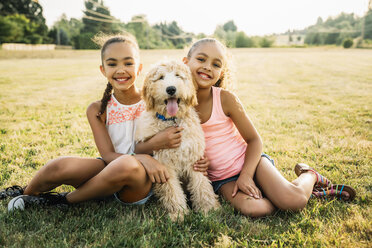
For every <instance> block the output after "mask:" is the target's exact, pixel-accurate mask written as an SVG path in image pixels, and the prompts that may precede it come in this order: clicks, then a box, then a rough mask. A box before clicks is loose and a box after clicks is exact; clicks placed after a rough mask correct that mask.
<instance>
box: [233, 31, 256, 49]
mask: <svg viewBox="0 0 372 248" xmlns="http://www.w3.org/2000/svg"><path fill="white" fill-rule="evenodd" d="M254 46H255V45H254V41H253V40H252V39H251V38H249V37H248V36H247V35H246V34H245V33H244V32H238V33H237V34H236V39H235V47H254Z"/></svg>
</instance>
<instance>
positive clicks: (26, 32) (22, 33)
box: [0, 14, 49, 44]
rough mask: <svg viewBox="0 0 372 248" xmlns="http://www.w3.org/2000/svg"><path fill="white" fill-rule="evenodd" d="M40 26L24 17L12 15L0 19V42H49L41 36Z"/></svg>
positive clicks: (41, 28)
mask: <svg viewBox="0 0 372 248" xmlns="http://www.w3.org/2000/svg"><path fill="white" fill-rule="evenodd" d="M40 30H43V27H42V24H38V23H37V22H33V21H30V20H29V19H27V18H26V16H24V15H20V14H14V15H8V16H5V17H0V31H1V32H0V42H1V43H4V42H15V43H26V44H40V43H43V42H46V41H49V39H48V37H45V36H43V32H40Z"/></svg>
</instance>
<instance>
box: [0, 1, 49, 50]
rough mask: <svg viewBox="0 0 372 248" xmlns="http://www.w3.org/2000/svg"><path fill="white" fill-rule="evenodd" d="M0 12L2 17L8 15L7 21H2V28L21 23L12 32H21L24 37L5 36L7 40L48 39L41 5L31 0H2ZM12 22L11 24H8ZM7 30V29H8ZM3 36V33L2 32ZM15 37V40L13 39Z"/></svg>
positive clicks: (39, 40)
mask: <svg viewBox="0 0 372 248" xmlns="http://www.w3.org/2000/svg"><path fill="white" fill-rule="evenodd" d="M0 14H1V16H4V17H8V16H9V17H10V19H8V20H7V21H5V22H4V20H3V22H2V25H3V27H2V28H3V29H4V30H5V31H6V30H7V28H9V27H10V26H12V25H14V24H17V25H21V26H20V27H18V28H16V29H18V31H14V32H13V31H12V32H13V33H15V32H16V33H18V34H20V33H22V32H23V35H24V37H23V38H20V37H18V36H17V38H14V36H13V39H11V38H10V37H12V35H11V36H9V37H8V38H9V39H8V38H6V39H7V40H9V42H25V43H32V44H38V43H46V42H49V41H50V39H49V37H48V36H47V33H48V27H47V26H46V24H45V18H44V17H43V8H42V7H41V5H40V4H39V3H37V2H35V1H32V0H17V1H14V0H2V1H1V3H0ZM10 22H12V23H13V24H10ZM21 29H22V30H23V31H22V32H21V31H20V30H21ZM8 32H9V31H8ZM2 35H3V37H5V36H4V34H2ZM14 39H15V40H14Z"/></svg>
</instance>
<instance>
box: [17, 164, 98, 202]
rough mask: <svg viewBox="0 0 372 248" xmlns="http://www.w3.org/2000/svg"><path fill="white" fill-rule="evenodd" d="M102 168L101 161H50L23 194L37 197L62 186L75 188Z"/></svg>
mask: <svg viewBox="0 0 372 248" xmlns="http://www.w3.org/2000/svg"><path fill="white" fill-rule="evenodd" d="M104 167H105V165H104V163H103V161H101V160H99V159H93V158H78V157H61V158H57V159H54V160H51V161H49V162H48V163H47V164H46V165H45V166H44V167H42V168H41V169H40V170H39V171H38V172H37V173H36V175H35V176H34V177H33V178H32V179H31V182H30V183H29V184H28V186H27V187H26V189H25V191H24V194H25V195H37V194H39V193H41V192H46V191H50V190H52V189H54V188H56V187H58V186H60V185H62V184H67V185H72V186H74V187H75V188H77V187H79V186H80V185H81V184H83V183H84V182H86V181H87V180H88V179H90V178H92V177H93V176H95V175H96V174H98V173H99V172H100V171H101V170H102V169H103V168H104Z"/></svg>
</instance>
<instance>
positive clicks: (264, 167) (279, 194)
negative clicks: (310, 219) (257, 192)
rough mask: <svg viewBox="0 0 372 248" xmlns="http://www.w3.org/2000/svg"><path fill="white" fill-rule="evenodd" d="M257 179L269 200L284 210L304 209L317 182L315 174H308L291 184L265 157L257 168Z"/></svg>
mask: <svg viewBox="0 0 372 248" xmlns="http://www.w3.org/2000/svg"><path fill="white" fill-rule="evenodd" d="M255 178H256V180H257V183H258V185H259V187H260V189H261V190H262V191H263V192H264V194H265V195H266V196H267V198H268V199H269V200H270V201H271V202H272V203H273V204H274V205H275V206H276V207H278V208H280V209H282V210H289V209H290V210H300V209H303V208H304V207H305V206H306V204H307V202H308V200H309V198H310V196H311V193H312V190H313V187H314V184H315V182H316V176H315V174H314V173H311V172H306V173H302V174H301V175H300V176H299V177H298V178H297V179H296V180H294V181H293V183H291V182H289V181H288V180H287V179H285V178H284V177H283V176H282V175H281V174H280V172H279V171H278V170H277V169H276V168H275V167H274V166H273V165H272V164H271V162H270V161H269V160H268V159H267V158H263V157H262V158H261V160H260V162H259V164H258V166H257V169H256V174H255Z"/></svg>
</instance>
